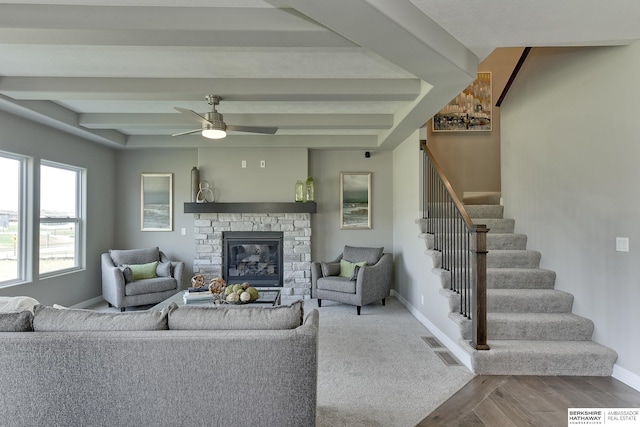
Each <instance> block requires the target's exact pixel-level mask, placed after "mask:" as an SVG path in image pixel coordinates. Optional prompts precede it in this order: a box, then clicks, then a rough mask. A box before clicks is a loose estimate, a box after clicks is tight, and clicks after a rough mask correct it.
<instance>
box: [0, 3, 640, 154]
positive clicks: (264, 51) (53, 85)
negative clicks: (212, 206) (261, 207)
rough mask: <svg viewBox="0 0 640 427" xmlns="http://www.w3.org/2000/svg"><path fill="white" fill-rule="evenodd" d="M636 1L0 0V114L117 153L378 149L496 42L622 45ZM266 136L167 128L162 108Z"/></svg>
mask: <svg viewBox="0 0 640 427" xmlns="http://www.w3.org/2000/svg"><path fill="white" fill-rule="evenodd" d="M638 22H640V3H639V2H637V0H609V1H607V2H603V1H601V0H563V1H561V2H558V1H557V0H538V1H535V2H533V1H530V0H493V1H485V2H477V1H469V0H323V1H319V0H282V1H269V0H268V1H262V0H190V1H179V0H133V1H130V0H67V1H60V0H38V1H22V0H14V1H5V2H0V109H3V110H6V111H9V112H11V113H14V114H18V115H21V116H24V117H28V118H30V119H32V120H36V121H39V122H41V123H45V124H48V125H51V126H54V127H57V128H60V129H63V130H65V131H68V132H71V133H74V134H77V135H81V136H83V137H85V138H88V139H90V140H92V141H95V142H98V143H103V144H108V145H110V146H113V147H119V148H147V147H209V146H221V147H225V146H227V147H231V146H234V147H235V146H243V147H260V146H274V147H289V146H291V147H293V146H295V147H310V148H367V149H376V148H379V149H390V148H393V147H395V146H396V145H397V144H399V143H400V142H402V141H403V140H404V139H406V137H407V136H409V135H410V134H411V133H412V132H414V131H415V130H416V129H417V128H419V127H421V126H422V125H423V124H424V123H425V122H426V121H427V120H428V119H429V118H430V117H431V116H432V115H433V114H434V113H435V112H437V111H438V110H439V109H440V107H442V106H443V105H444V104H446V103H447V102H448V101H449V100H450V99H452V98H453V97H454V96H455V95H456V94H457V93H458V92H459V91H460V90H461V89H463V88H464V87H465V86H466V85H467V84H468V83H469V82H471V81H472V80H473V78H474V76H475V72H476V68H477V64H478V62H479V61H481V60H482V59H484V58H485V57H486V56H487V55H488V54H489V53H490V52H491V51H493V50H494V49H495V48H497V47H523V46H591V45H616V44H628V43H631V42H633V41H635V40H637V39H640V25H638ZM208 94H215V95H220V96H222V97H223V101H222V102H221V104H220V106H219V107H218V111H219V112H220V113H222V114H224V119H225V122H226V123H227V124H235V125H254V126H275V127H278V131H277V133H276V134H275V135H259V134H241V133H235V134H234V133H230V134H229V136H228V137H227V138H226V139H224V140H219V141H212V140H208V139H205V138H203V137H201V136H199V135H190V136H180V137H172V136H171V134H173V133H178V132H184V131H187V130H190V129H196V128H198V127H199V124H198V123H197V122H196V121H192V120H190V119H189V117H188V116H186V115H184V114H180V113H179V112H177V111H176V110H175V109H174V108H173V107H174V106H178V107H182V108H187V109H192V110H195V111H197V112H199V113H204V112H206V111H208V109H209V106H208V105H207V103H206V101H205V96H206V95H208Z"/></svg>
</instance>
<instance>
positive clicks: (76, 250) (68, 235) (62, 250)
mask: <svg viewBox="0 0 640 427" xmlns="http://www.w3.org/2000/svg"><path fill="white" fill-rule="evenodd" d="M82 176H83V170H82V169H80V168H76V167H72V166H66V165H61V164H56V163H51V162H46V161H42V162H41V165H40V240H39V242H40V243H39V244H40V251H39V262H40V276H47V275H51V274H53V273H60V272H65V271H68V270H74V269H78V268H81V267H82V264H83V262H82V259H83V245H82V242H83V239H82V235H83V232H82V230H83V227H82V217H83V214H82Z"/></svg>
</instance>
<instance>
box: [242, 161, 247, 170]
mask: <svg viewBox="0 0 640 427" xmlns="http://www.w3.org/2000/svg"><path fill="white" fill-rule="evenodd" d="M246 168H247V161H246V160H243V161H242V169H246Z"/></svg>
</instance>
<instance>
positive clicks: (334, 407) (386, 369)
mask: <svg viewBox="0 0 640 427" xmlns="http://www.w3.org/2000/svg"><path fill="white" fill-rule="evenodd" d="M311 308H317V301H316V300H307V301H305V309H311ZM318 310H319V311H320V339H319V340H320V343H319V366H318V417H317V425H318V427H329V426H332V427H333V426H363V427H364V426H367V427H374V426H381V427H382V426H384V427H393V426H397V427H404V426H415V425H416V424H418V423H419V422H420V421H422V419H423V418H425V417H426V416H427V415H428V414H429V413H431V412H432V411H433V410H435V409H436V408H437V407H438V406H440V405H441V404H442V403H444V402H445V401H446V400H447V399H448V398H449V397H451V396H452V395H453V394H454V393H455V392H456V391H458V390H459V389H460V388H462V387H463V386H464V385H465V384H467V383H468V382H469V381H470V380H471V379H472V378H473V377H474V376H475V375H474V374H473V373H472V372H471V371H469V370H468V369H467V368H466V367H465V366H463V365H455V364H452V363H447V360H443V358H442V357H441V355H442V353H446V349H444V348H433V347H432V346H431V345H429V343H430V342H431V343H433V342H434V340H429V339H425V338H427V337H432V334H431V333H430V332H429V330H428V329H426V328H425V327H424V326H423V325H422V324H421V323H420V322H418V321H417V320H416V319H415V318H414V317H413V316H412V315H411V314H410V313H409V312H408V311H407V310H406V309H405V308H404V307H403V306H402V305H401V304H400V303H399V302H398V301H397V300H396V299H395V298H387V301H386V306H382V305H381V304H380V303H378V304H372V305H368V306H365V307H363V308H362V314H361V315H360V316H357V315H356V308H355V307H354V306H349V305H344V304H338V303H334V302H331V301H325V300H323V301H322V307H321V308H319V309H318ZM435 342H436V343H437V340H436V341H435ZM447 354H448V353H447ZM445 359H446V358H445Z"/></svg>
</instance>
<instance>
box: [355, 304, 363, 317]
mask: <svg viewBox="0 0 640 427" xmlns="http://www.w3.org/2000/svg"><path fill="white" fill-rule="evenodd" d="M361 308H362V306H360V305H358V306H356V311H357V312H358V316H360V309H361Z"/></svg>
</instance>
